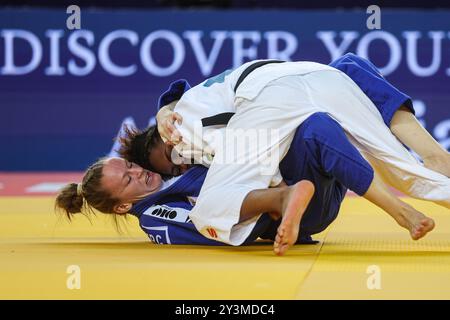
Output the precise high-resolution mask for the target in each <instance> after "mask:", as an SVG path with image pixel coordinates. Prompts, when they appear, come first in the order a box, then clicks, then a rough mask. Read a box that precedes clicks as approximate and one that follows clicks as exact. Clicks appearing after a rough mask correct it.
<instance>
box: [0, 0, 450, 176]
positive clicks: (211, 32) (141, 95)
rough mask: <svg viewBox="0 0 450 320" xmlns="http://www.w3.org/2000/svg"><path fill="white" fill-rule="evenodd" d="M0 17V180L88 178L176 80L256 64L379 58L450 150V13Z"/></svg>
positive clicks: (15, 13)
mask: <svg viewBox="0 0 450 320" xmlns="http://www.w3.org/2000/svg"><path fill="white" fill-rule="evenodd" d="M68 18H70V14H67V13H66V11H65V10H36V9H28V10H25V9H21V10H19V9H14V10H13V9H0V115H1V119H2V122H3V125H2V126H1V127H0V141H1V146H2V157H1V159H0V171H17V170H20V171H24V170H46V171H61V170H84V169H85V168H86V167H87V166H88V165H89V164H90V163H91V162H93V161H94V160H95V159H97V158H99V157H101V156H104V155H106V154H109V153H110V152H111V150H112V148H113V144H114V141H113V139H114V137H115V136H116V135H117V132H118V131H119V129H120V127H121V125H122V123H124V122H127V123H135V124H136V125H137V126H138V127H141V128H143V127H145V126H147V125H148V124H149V123H151V121H152V117H153V116H154V115H155V113H156V102H157V99H158V96H159V94H160V93H161V92H162V91H164V90H165V89H166V87H167V85H168V84H169V82H171V81H173V80H176V79H178V78H185V79H187V80H189V81H190V82H191V84H196V83H199V82H200V81H202V80H203V79H204V78H207V77H210V76H212V75H215V74H217V73H220V72H222V71H223V70H225V69H229V68H234V67H236V66H239V65H240V64H242V63H244V62H246V61H249V60H253V59H265V58H274V59H284V60H311V61H317V62H322V63H329V62H330V61H331V60H333V59H335V58H337V57H338V56H340V55H342V54H344V53H346V52H354V53H356V54H358V55H361V56H363V57H366V58H369V59H370V60H372V61H373V62H374V63H375V65H377V66H378V67H379V68H381V70H382V72H383V74H384V75H385V76H386V77H387V79H388V80H389V81H391V82H392V83H393V84H394V85H396V86H397V87H399V88H400V89H401V90H403V91H405V92H406V93H408V94H409V95H410V96H412V97H413V99H414V102H415V104H414V105H415V108H416V112H417V116H418V117H419V119H420V120H421V121H422V122H423V124H424V125H425V126H426V128H427V129H428V130H429V132H430V133H431V134H433V135H434V137H435V138H436V139H437V140H438V141H439V142H440V143H442V144H443V145H444V146H445V148H447V149H450V107H449V103H450V54H449V52H450V11H414V10H382V11H381V15H380V18H381V20H380V25H379V28H378V27H377V28H373V26H372V27H371V26H370V23H369V21H368V19H369V18H370V14H368V13H366V11H362V10H361V11H337V10H325V11H323V10H321V11H266V10H264V11H262V10H261V11H208V10H205V11H176V10H171V11H169V10H165V11H150V10H149V11H145V10H144V11H128V10H120V11H118V10H111V11H106V10H100V11H99V10H93V9H88V8H81V19H80V21H79V22H80V26H81V28H80V29H74V30H70V29H68V24H67V20H68Z"/></svg>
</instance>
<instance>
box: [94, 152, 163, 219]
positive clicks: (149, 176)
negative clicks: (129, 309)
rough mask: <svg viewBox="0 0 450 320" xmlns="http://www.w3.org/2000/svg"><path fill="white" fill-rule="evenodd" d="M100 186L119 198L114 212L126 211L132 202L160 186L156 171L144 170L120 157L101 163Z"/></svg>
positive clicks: (160, 182) (160, 180)
mask: <svg viewBox="0 0 450 320" xmlns="http://www.w3.org/2000/svg"><path fill="white" fill-rule="evenodd" d="M102 173H103V176H102V186H103V187H104V188H105V190H106V191H108V192H109V193H110V194H111V196H112V197H114V198H116V199H119V204H118V205H117V206H116V207H115V208H114V210H115V211H116V213H126V212H128V211H129V210H130V209H131V206H132V205H133V203H135V202H137V201H138V200H140V199H142V198H144V197H145V196H147V195H149V194H152V193H154V192H156V191H158V190H159V189H160V188H161V184H162V179H161V176H160V175H159V174H157V173H154V172H151V171H149V170H145V169H144V168H142V167H140V166H138V165H137V164H135V163H132V162H128V161H127V160H124V159H122V158H109V159H107V160H106V161H105V162H104V164H103V170H102Z"/></svg>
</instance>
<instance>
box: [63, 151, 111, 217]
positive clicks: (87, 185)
mask: <svg viewBox="0 0 450 320" xmlns="http://www.w3.org/2000/svg"><path fill="white" fill-rule="evenodd" d="M104 161H105V159H100V160H99V161H97V162H96V163H94V164H93V165H91V166H90V167H89V168H88V169H87V170H86V173H85V174H84V177H83V181H82V182H81V190H80V192H79V191H78V184H77V183H69V184H68V185H66V186H65V187H64V188H62V189H61V191H60V192H59V194H58V195H57V197H56V201H55V209H60V210H63V211H64V212H65V214H66V216H67V217H68V218H69V220H70V219H71V218H72V216H73V215H74V214H76V213H83V214H85V215H86V214H88V213H94V211H93V210H92V208H94V209H96V210H98V211H100V212H103V213H113V214H114V216H116V214H115V213H114V206H115V205H116V204H118V203H119V199H116V198H113V197H112V196H111V194H110V193H109V192H108V191H106V190H105V189H104V188H103V187H102V184H101V179H102V177H103V164H104ZM115 218H116V217H115ZM115 218H114V219H115Z"/></svg>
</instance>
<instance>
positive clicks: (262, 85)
mask: <svg viewBox="0 0 450 320" xmlns="http://www.w3.org/2000/svg"><path fill="white" fill-rule="evenodd" d="M250 64H251V63H248V64H245V65H243V66H241V67H240V68H238V69H236V70H235V71H233V72H225V73H223V74H221V75H219V76H217V77H215V78H212V79H209V80H207V81H205V82H203V83H201V84H200V85H198V86H196V87H194V88H192V89H190V90H189V91H187V92H186V93H185V94H184V95H183V96H182V97H181V99H180V100H179V101H178V102H177V103H176V104H175V106H174V111H175V112H177V113H179V114H180V115H181V116H182V117H183V123H182V125H180V126H179V127H178V130H179V131H180V133H181V135H182V136H183V141H182V142H181V143H179V144H177V145H176V146H175V149H176V150H177V151H178V152H179V153H180V154H181V155H182V156H183V157H186V158H194V159H195V160H196V162H197V163H203V164H205V162H206V163H207V164H210V169H209V172H208V175H207V177H206V180H205V183H204V185H203V187H202V190H201V193H200V195H199V197H198V199H197V203H196V206H195V207H194V209H193V210H192V211H191V213H190V217H191V219H192V221H193V222H194V224H195V226H196V228H197V229H198V230H199V231H200V232H201V233H202V234H203V235H205V236H206V237H210V234H209V233H208V232H207V230H208V229H209V228H214V230H215V231H216V234H217V235H218V240H220V241H223V242H225V243H229V244H232V245H239V244H240V243H242V241H243V240H244V239H246V237H247V236H248V234H249V233H250V232H251V230H252V228H253V226H254V224H255V222H256V220H257V218H258V217H257V216H256V217H253V218H252V219H249V220H247V221H244V222H241V223H239V219H240V211H241V207H242V204H243V202H244V200H245V198H246V196H247V195H248V194H249V192H251V191H253V190H257V189H264V188H267V187H268V186H269V185H270V184H271V183H273V182H274V181H278V180H279V176H278V174H277V173H278V163H279V162H280V161H281V160H282V159H283V156H284V155H285V154H286V152H287V150H288V149H289V146H290V143H291V141H292V139H293V136H294V133H295V130H296V129H297V128H298V127H299V125H300V124H301V123H302V122H303V121H304V120H305V119H307V118H308V117H309V116H311V115H312V114H314V113H317V112H326V113H328V114H329V115H330V116H332V117H333V118H334V119H335V120H336V121H337V122H338V123H339V124H340V125H341V126H342V128H343V129H344V130H345V132H346V134H347V136H348V138H349V140H350V141H351V142H352V144H353V145H354V146H355V147H356V148H357V149H358V150H359V152H360V153H361V154H362V155H363V156H364V157H365V158H366V159H367V160H368V161H369V162H370V164H371V165H372V167H373V169H374V171H375V178H374V182H376V185H377V187H380V188H381V189H380V190H381V191H380V190H378V191H380V192H381V194H382V196H380V197H378V195H379V193H375V194H376V196H375V197H374V196H373V194H371V195H369V196H368V197H367V198H369V200H371V201H373V202H374V203H376V204H377V205H379V206H380V207H382V208H383V209H384V210H386V211H387V212H388V213H390V214H391V215H392V214H393V213H392V210H394V211H395V209H393V208H391V205H392V204H393V203H394V202H395V201H394V202H392V201H391V200H392V199H390V200H389V197H390V196H389V194H388V193H387V191H386V189H385V187H384V185H383V182H384V183H385V184H388V185H390V186H393V187H394V188H396V189H398V190H400V191H402V192H404V193H405V194H407V195H409V196H412V197H415V198H419V199H425V200H429V201H433V202H436V203H438V204H441V205H443V206H445V207H447V208H450V179H449V178H447V177H445V176H444V175H442V174H439V173H437V172H435V171H432V170H429V169H427V168H425V167H424V166H422V165H421V164H420V163H419V162H418V161H417V160H416V159H415V158H414V157H413V156H412V155H411V154H410V153H409V152H408V151H407V150H406V149H405V148H404V147H403V145H402V144H401V143H400V142H399V141H398V140H397V139H396V138H395V137H394V136H393V135H392V133H391V131H390V130H389V128H388V127H387V126H386V124H385V123H384V122H383V119H382V117H381V115H380V113H379V111H378V110H377V108H376V107H375V106H374V104H373V103H372V101H370V99H369V98H368V97H367V96H366V95H365V94H364V93H363V92H362V91H361V89H360V88H359V87H358V86H357V85H356V84H355V83H354V82H353V81H352V80H351V79H350V78H349V77H348V76H346V75H345V74H344V73H342V72H340V71H339V70H336V69H334V68H332V67H329V66H326V65H322V64H317V63H313V62H285V63H273V64H267V65H264V66H261V67H259V68H257V69H255V70H254V71H252V72H251V73H250V74H248V76H246V78H245V79H244V80H243V82H242V83H241V84H240V85H239V87H238V88H237V90H236V91H235V90H234V89H235V86H236V83H237V81H238V79H239V77H240V75H241V74H242V73H243V72H244V70H246V68H247V67H248V66H249V65H250ZM356 110H357V112H356ZM225 112H233V113H235V115H234V116H233V117H232V118H231V120H230V121H229V123H228V125H227V126H226V127H220V126H212V127H206V128H205V127H203V125H202V122H201V120H200V119H205V118H208V117H211V116H214V115H216V114H220V113H225ZM201 129H202V130H201ZM236 130H241V131H240V132H241V133H243V135H244V136H245V137H248V136H250V137H252V135H251V134H250V135H247V133H248V132H250V131H252V130H256V131H257V132H260V131H261V132H266V133H267V132H269V135H268V137H266V138H267V139H258V142H257V143H253V144H252V143H250V145H249V147H248V148H238V150H236V143H235V141H234V139H221V138H217V136H218V133H221V134H222V136H226V134H227V132H230V131H236ZM214 138H215V139H214ZM238 139H239V138H238ZM261 141H262V142H261ZM230 154H233V157H231V158H230V156H229V155H230ZM224 159H225V161H224ZM240 159H246V160H247V161H244V163H239V162H240V161H239V160H240ZM227 160H228V161H227ZM230 160H231V161H230ZM255 160H256V161H255ZM261 164H264V165H263V166H262V165H261ZM274 164H275V165H274ZM261 168H263V170H262V169H261ZM381 181H382V182H381ZM374 184H375V183H374ZM369 190H370V189H369ZM216 240H217V239H216Z"/></svg>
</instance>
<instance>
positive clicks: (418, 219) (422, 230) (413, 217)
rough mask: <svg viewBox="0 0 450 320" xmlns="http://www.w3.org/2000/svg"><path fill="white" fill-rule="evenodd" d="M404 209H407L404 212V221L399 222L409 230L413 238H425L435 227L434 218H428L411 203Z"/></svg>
mask: <svg viewBox="0 0 450 320" xmlns="http://www.w3.org/2000/svg"><path fill="white" fill-rule="evenodd" d="M404 209H405V210H406V212H404V213H403V214H402V216H403V218H404V221H399V223H400V225H401V226H403V227H405V228H406V229H408V230H409V233H410V235H411V238H412V239H413V240H419V239H420V238H423V237H424V236H425V235H426V234H427V233H428V232H430V231H431V230H433V229H434V225H435V224H434V220H433V219H431V218H428V217H427V216H425V215H424V214H423V213H421V212H419V211H417V210H416V209H414V208H413V207H411V206H409V205H408V206H407V207H405V208H404Z"/></svg>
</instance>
